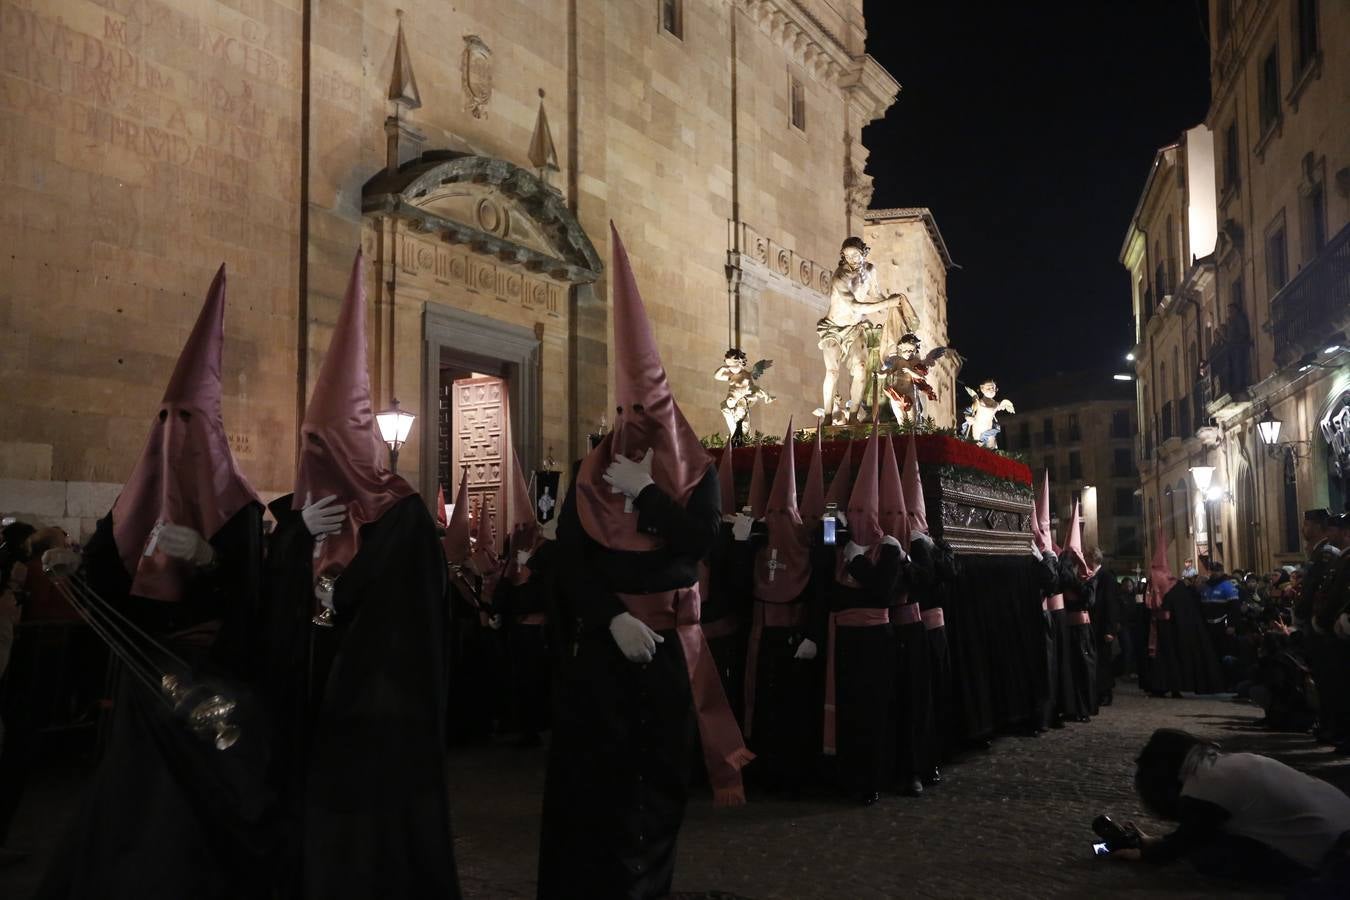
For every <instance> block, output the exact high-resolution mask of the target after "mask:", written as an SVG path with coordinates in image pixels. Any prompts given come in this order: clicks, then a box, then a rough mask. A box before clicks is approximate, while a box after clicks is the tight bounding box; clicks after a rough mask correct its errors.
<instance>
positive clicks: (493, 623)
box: [488, 616, 502, 631]
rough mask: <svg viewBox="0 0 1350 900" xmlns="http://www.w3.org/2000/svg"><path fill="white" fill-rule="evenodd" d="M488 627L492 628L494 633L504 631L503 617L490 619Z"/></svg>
mask: <svg viewBox="0 0 1350 900" xmlns="http://www.w3.org/2000/svg"><path fill="white" fill-rule="evenodd" d="M488 627H489V628H491V629H492V630H493V631H501V630H502V617H501V616H492V617H491V618H489V619H488Z"/></svg>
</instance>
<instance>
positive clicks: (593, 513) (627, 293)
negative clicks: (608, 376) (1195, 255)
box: [576, 223, 712, 550]
mask: <svg viewBox="0 0 1350 900" xmlns="http://www.w3.org/2000/svg"><path fill="white" fill-rule="evenodd" d="M610 238H611V243H612V256H613V259H612V265H611V269H610V279H611V293H612V295H613V308H614V343H613V345H612V346H613V349H614V396H615V400H616V402H617V404H618V410H617V414H616V415H615V418H614V430H613V431H611V432H610V433H609V434H607V435H605V437H604V438H602V439H601V441H600V444H599V445H598V446H597V447H596V448H595V449H594V450H592V451H591V452H590V453H589V454H587V456H586V458H585V459H584V460H582V463H581V469H580V471H579V472H578V475H577V485H576V491H577V514H578V515H579V517H580V519H581V526H582V528H584V529H585V530H586V533H587V534H589V535H590V536H591V538H592V539H594V540H596V541H598V542H599V543H601V544H603V545H604V546H606V547H609V548H610V549H612V550H651V549H655V548H656V547H659V546H660V545H661V544H660V541H659V539H657V538H655V537H653V536H651V535H648V534H640V533H639V532H638V530H637V514H636V513H635V512H633V511H631V510H628V509H626V506H631V504H625V498H624V496H623V494H621V493H617V492H615V491H614V490H613V489H612V488H611V487H610V486H609V485H608V484H607V483H605V480H604V474H605V470H606V469H607V468H608V467H609V466H610V464H611V463H612V462H613V461H614V458H615V457H616V456H620V455H622V456H627V457H629V458H631V459H641V458H642V457H643V456H644V455H645V454H646V453H647V452H648V451H651V453H652V458H651V466H652V480H653V481H655V482H656V486H657V487H659V488H660V489H661V490H662V491H664V492H665V493H666V494H667V495H669V496H670V497H671V498H672V499H673V500H674V501H675V502H676V503H678V504H680V505H684V504H685V503H687V502H688V500H689V495H690V494H692V493H693V492H694V488H696V487H698V483H699V482H700V481H701V480H703V477H704V475H706V474H707V471H708V467H709V466H710V465H711V463H712V459H711V457H709V456H708V453H707V451H705V450H704V449H703V446H702V444H700V443H699V439H698V435H697V434H695V433H694V429H693V428H691V427H690V425H689V422H688V421H687V420H686V419H685V417H684V413H682V412H681V411H680V407H679V405H678V404H677V403H676V402H675V396H674V394H672V393H671V390H670V383H669V381H668V380H667V379H666V369H665V366H664V365H662V363H661V355H660V353H658V352H657V348H656V339H655V338H654V337H653V336H652V328H651V323H650V322H648V321H647V311H646V309H645V308H644V306H643V305H642V295H641V294H639V293H638V287H637V281H636V279H635V278H634V277H633V267H632V265H631V263H630V262H629V260H628V251H627V250H625V249H624V246H623V241H621V240H620V239H619V232H618V231H617V230H616V229H615V228H614V225H613V223H610Z"/></svg>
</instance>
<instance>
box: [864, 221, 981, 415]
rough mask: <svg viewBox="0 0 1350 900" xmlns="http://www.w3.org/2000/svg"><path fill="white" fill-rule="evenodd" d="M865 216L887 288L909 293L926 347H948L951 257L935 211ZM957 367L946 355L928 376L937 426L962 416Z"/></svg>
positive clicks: (929, 411)
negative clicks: (934, 397) (957, 386)
mask: <svg viewBox="0 0 1350 900" xmlns="http://www.w3.org/2000/svg"><path fill="white" fill-rule="evenodd" d="M863 218H864V220H865V224H864V225H863V235H864V239H865V240H866V241H867V243H868V245H869V246H870V247H871V248H872V252H871V254H870V255H869V256H868V259H869V260H870V261H871V262H872V263H873V264H874V265H875V266H876V267H877V272H878V275H879V277H880V278H881V283H882V285H883V286H884V287H885V288H886V290H888V291H893V292H896V291H898V292H899V293H902V294H904V295H905V297H906V298H907V299H908V300H909V302H910V305H911V306H913V307H914V311H915V312H916V313H917V314H918V317H919V329H918V331H917V332H916V333H917V334H918V336H919V338H920V339H921V340H922V341H923V349H922V352H923V353H927V352H928V351H929V350H931V349H933V348H934V347H945V346H947V271H948V270H949V269H951V267H952V257H951V254H950V253H949V252H948V251H947V244H946V242H945V241H944V240H943V239H942V232H940V231H938V227H937V220H936V219H934V218H933V213H932V210H929V209H926V208H924V207H913V208H904V209H872V210H868V211H867V213H866V214H865V215H864V216H863ZM956 372H957V369H956V363H955V362H954V361H953V360H952V359H951V358H950V357H944V358H943V359H940V360H938V364H937V371H936V372H934V373H930V376H929V379H928V383H929V384H930V385H931V386H932V387H933V389H934V390H935V391H937V395H938V399H937V402H936V403H929V404H928V405H927V406H926V407H925V408H924V412H925V415H927V416H930V417H931V418H932V419H933V424H934V425H936V426H937V427H938V428H955V427H956V425H957V422H958V421H960V420H959V419H958V418H957V415H956V410H957V409H958V408H964V407H965V406H966V400H967V398H966V397H965V395H964V393H963V394H962V396H961V397H957V396H956Z"/></svg>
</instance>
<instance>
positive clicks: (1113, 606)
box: [1092, 566, 1121, 701]
mask: <svg viewBox="0 0 1350 900" xmlns="http://www.w3.org/2000/svg"><path fill="white" fill-rule="evenodd" d="M1092 581H1093V586H1094V589H1095V594H1096V603H1095V605H1094V606H1093V609H1092V633H1093V636H1094V637H1095V638H1096V640H1097V683H1096V691H1097V699H1098V700H1099V701H1100V700H1103V699H1105V698H1106V697H1107V695H1109V694H1110V693H1111V692H1112V691H1113V690H1115V687H1116V672H1115V665H1116V663H1115V660H1116V657H1117V656H1118V655H1119V650H1120V644H1119V641H1120V634H1119V631H1120V625H1121V608H1120V606H1121V593H1120V585H1119V584H1117V583H1116V576H1115V575H1114V574H1112V573H1111V571H1110V570H1109V569H1107V568H1106V567H1105V566H1103V567H1102V568H1100V569H1098V570H1097V573H1096V574H1095V575H1093V576H1092ZM1108 635H1109V636H1110V637H1111V640H1109V641H1108V640H1107V639H1106V638H1107V636H1108Z"/></svg>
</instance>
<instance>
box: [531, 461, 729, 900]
mask: <svg viewBox="0 0 1350 900" xmlns="http://www.w3.org/2000/svg"><path fill="white" fill-rule="evenodd" d="M720 501H721V495H720V491H719V490H718V486H717V472H716V470H714V469H713V468H712V467H711V466H709V468H708V471H707V472H706V473H705V474H704V476H703V479H702V480H701V481H700V482H699V483H698V485H697V487H695V489H694V491H693V493H692V494H691V495H690V497H689V500H688V502H687V503H686V504H685V505H683V506H681V505H680V504H678V503H676V502H675V501H674V500H673V499H672V498H670V497H669V496H668V495H667V494H665V493H664V492H663V491H662V490H661V489H660V488H659V487H657V486H656V485H650V486H648V487H647V489H646V490H644V491H643V492H642V493H641V494H640V495H639V496H638V498H637V499H636V500H635V501H634V510H635V512H636V514H637V522H636V525H637V528H638V530H639V531H642V532H645V533H649V534H655V535H658V536H660V537H661V538H662V539H664V541H665V544H664V546H662V547H660V548H659V549H656V550H649V551H624V550H611V549H609V548H607V547H605V546H603V545H601V544H600V543H598V542H597V541H595V540H593V539H592V538H591V537H590V536H589V535H587V534H586V533H585V531H584V530H583V529H582V527H581V521H580V518H579V517H578V515H577V508H576V492H575V491H570V492H569V493H568V496H567V499H566V500H565V501H564V502H563V506H562V510H561V512H560V513H559V520H558V547H559V552H560V570H559V596H558V601H559V616H560V620H561V621H562V622H565V623H567V625H568V629H567V630H568V632H569V633H570V635H571V639H570V641H569V642H568V644H567V646H564V647H562V648H560V650H561V652H560V658H559V666H558V671H557V673H556V676H555V677H556V686H555V690H554V694H553V697H554V708H553V739H552V741H551V742H550V745H549V761H548V775H547V781H546V784H545V787H544V810H543V823H542V828H541V833H540V848H539V886H538V896H539V897H540V898H541V900H551V898H590V897H595V898H601V897H603V898H634V900H636V898H649V897H651V898H655V897H664V896H665V895H667V894H668V893H670V885H671V881H672V879H673V878H674V875H675V843H676V839H677V838H678V836H679V831H680V825H681V823H682V822H683V820H684V808H685V803H686V801H687V799H688V793H689V790H688V778H689V758H690V753H691V749H692V742H693V741H694V736H695V734H696V731H697V727H696V725H695V717H694V707H693V698H692V694H691V691H690V687H689V674H688V669H687V668H686V665H685V658H684V652H683V650H682V649H681V644H680V638H679V635H678V634H677V633H676V631H675V630H674V629H670V630H666V631H662V632H659V633H660V634H661V636H662V638H664V641H663V643H660V644H657V646H656V655H655V658H654V659H653V660H652V661H651V662H649V663H634V662H629V661H628V659H627V658H625V657H624V655H623V653H622V652H620V650H619V648H618V645H616V644H615V643H614V638H613V636H612V635H611V634H610V632H609V623H610V620H611V619H613V618H614V617H615V616H617V615H619V614H620V613H623V612H625V611H626V609H627V608H626V607H625V606H624V604H623V601H622V600H621V599H620V598H619V597H618V596H617V595H618V594H619V593H625V594H653V593H658V592H662V591H667V590H672V589H678V588H686V587H690V586H693V585H695V584H697V582H698V577H699V563H700V562H701V561H702V560H703V559H704V557H706V556H707V554H708V551H709V548H710V547H711V546H712V542H713V540H714V539H715V538H716V536H717V530H718V526H719V524H720V523H721V518H722V513H721V510H720V508H719V506H720Z"/></svg>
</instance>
